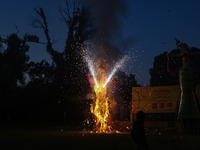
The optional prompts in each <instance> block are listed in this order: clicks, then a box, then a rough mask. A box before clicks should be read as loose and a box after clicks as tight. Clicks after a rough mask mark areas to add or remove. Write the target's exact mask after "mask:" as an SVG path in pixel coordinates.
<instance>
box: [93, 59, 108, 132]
mask: <svg viewBox="0 0 200 150" xmlns="http://www.w3.org/2000/svg"><path fill="white" fill-rule="evenodd" d="M98 71H99V72H98V77H99V83H98V84H97V83H96V84H95V85H94V91H95V94H96V100H95V103H94V104H91V107H90V110H91V112H92V113H93V114H94V115H95V116H96V120H95V121H96V130H97V132H99V133H102V132H104V133H107V132H110V131H111V127H110V126H109V124H108V122H109V117H110V113H109V101H108V97H107V94H106V93H107V87H106V86H104V84H105V75H104V74H105V67H104V66H103V60H102V59H100V62H99V66H98Z"/></svg>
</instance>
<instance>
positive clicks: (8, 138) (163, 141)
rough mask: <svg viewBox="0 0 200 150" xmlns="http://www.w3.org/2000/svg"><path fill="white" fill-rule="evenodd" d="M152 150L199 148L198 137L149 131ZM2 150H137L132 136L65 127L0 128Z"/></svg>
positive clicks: (190, 149)
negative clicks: (73, 129) (74, 129)
mask: <svg viewBox="0 0 200 150" xmlns="http://www.w3.org/2000/svg"><path fill="white" fill-rule="evenodd" d="M147 141H148V143H149V148H150V150H186V149H187V150H194V149H199V148H198V147H199V145H200V144H199V141H200V136H199V135H190V136H185V137H182V138H180V137H177V135H176V134H175V131H173V130H158V129H147ZM0 149H1V150H7V149H10V150H18V149H19V150H40V149H42V150H44V149H45V150H46V149H47V150H60V149H66V150H73V149H86V150H102V149H103V150H113V149H115V150H134V149H135V147H134V143H133V140H132V139H131V137H130V135H129V133H128V132H127V133H124V134H114V133H110V134H96V133H92V132H88V131H87V132H86V131H72V130H69V129H67V128H66V127H62V126H56V127H54V126H51V127H46V126H42V127H40V126H37V127H36V126H1V127H0Z"/></svg>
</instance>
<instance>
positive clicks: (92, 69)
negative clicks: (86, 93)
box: [85, 57, 99, 88]
mask: <svg viewBox="0 0 200 150" xmlns="http://www.w3.org/2000/svg"><path fill="white" fill-rule="evenodd" d="M85 58H86V59H85V60H86V62H87V64H88V67H89V70H90V73H91V74H92V76H93V78H94V82H95V84H96V86H97V88H99V85H98V83H97V80H96V78H95V75H94V67H93V65H92V61H91V60H90V59H89V57H85Z"/></svg>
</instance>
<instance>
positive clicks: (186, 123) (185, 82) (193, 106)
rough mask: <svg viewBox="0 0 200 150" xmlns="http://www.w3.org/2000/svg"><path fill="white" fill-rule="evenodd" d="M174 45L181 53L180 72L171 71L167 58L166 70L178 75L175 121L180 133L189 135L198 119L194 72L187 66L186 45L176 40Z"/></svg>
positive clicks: (188, 55)
mask: <svg viewBox="0 0 200 150" xmlns="http://www.w3.org/2000/svg"><path fill="white" fill-rule="evenodd" d="M176 44H177V48H179V49H180V51H181V60H182V67H181V68H180V70H172V69H171V68H170V62H169V56H168V62H167V70H168V72H170V73H176V74H179V83H180V90H181V97H180V101H179V104H178V105H179V108H178V113H177V120H178V122H179V126H180V130H181V133H182V134H191V133H192V132H193V130H194V129H197V128H198V125H197V123H198V122H199V119H200V114H199V106H198V101H197V99H196V98H195V93H194V87H195V80H194V74H195V71H194V69H193V68H191V67H190V65H189V61H190V54H189V47H188V45H187V44H186V43H181V42H180V41H178V40H176ZM196 72H198V71H196ZM195 125H197V126H195Z"/></svg>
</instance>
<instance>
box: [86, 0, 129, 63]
mask: <svg viewBox="0 0 200 150" xmlns="http://www.w3.org/2000/svg"><path fill="white" fill-rule="evenodd" d="M83 4H84V5H85V6H86V7H88V8H89V10H90V12H91V14H92V16H93V17H94V18H95V23H96V27H97V33H96V35H95V36H94V37H93V39H92V41H91V42H92V45H93V47H94V48H93V49H94V53H95V56H96V57H97V58H98V57H101V56H103V57H104V59H105V61H107V62H108V63H109V65H111V66H112V64H114V63H115V62H116V61H117V60H118V59H119V58H120V57H121V55H122V53H121V51H120V49H119V48H118V47H117V46H116V45H117V44H116V43H115V41H117V40H118V39H120V38H122V22H123V19H126V18H127V17H128V4H127V2H126V0H83Z"/></svg>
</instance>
